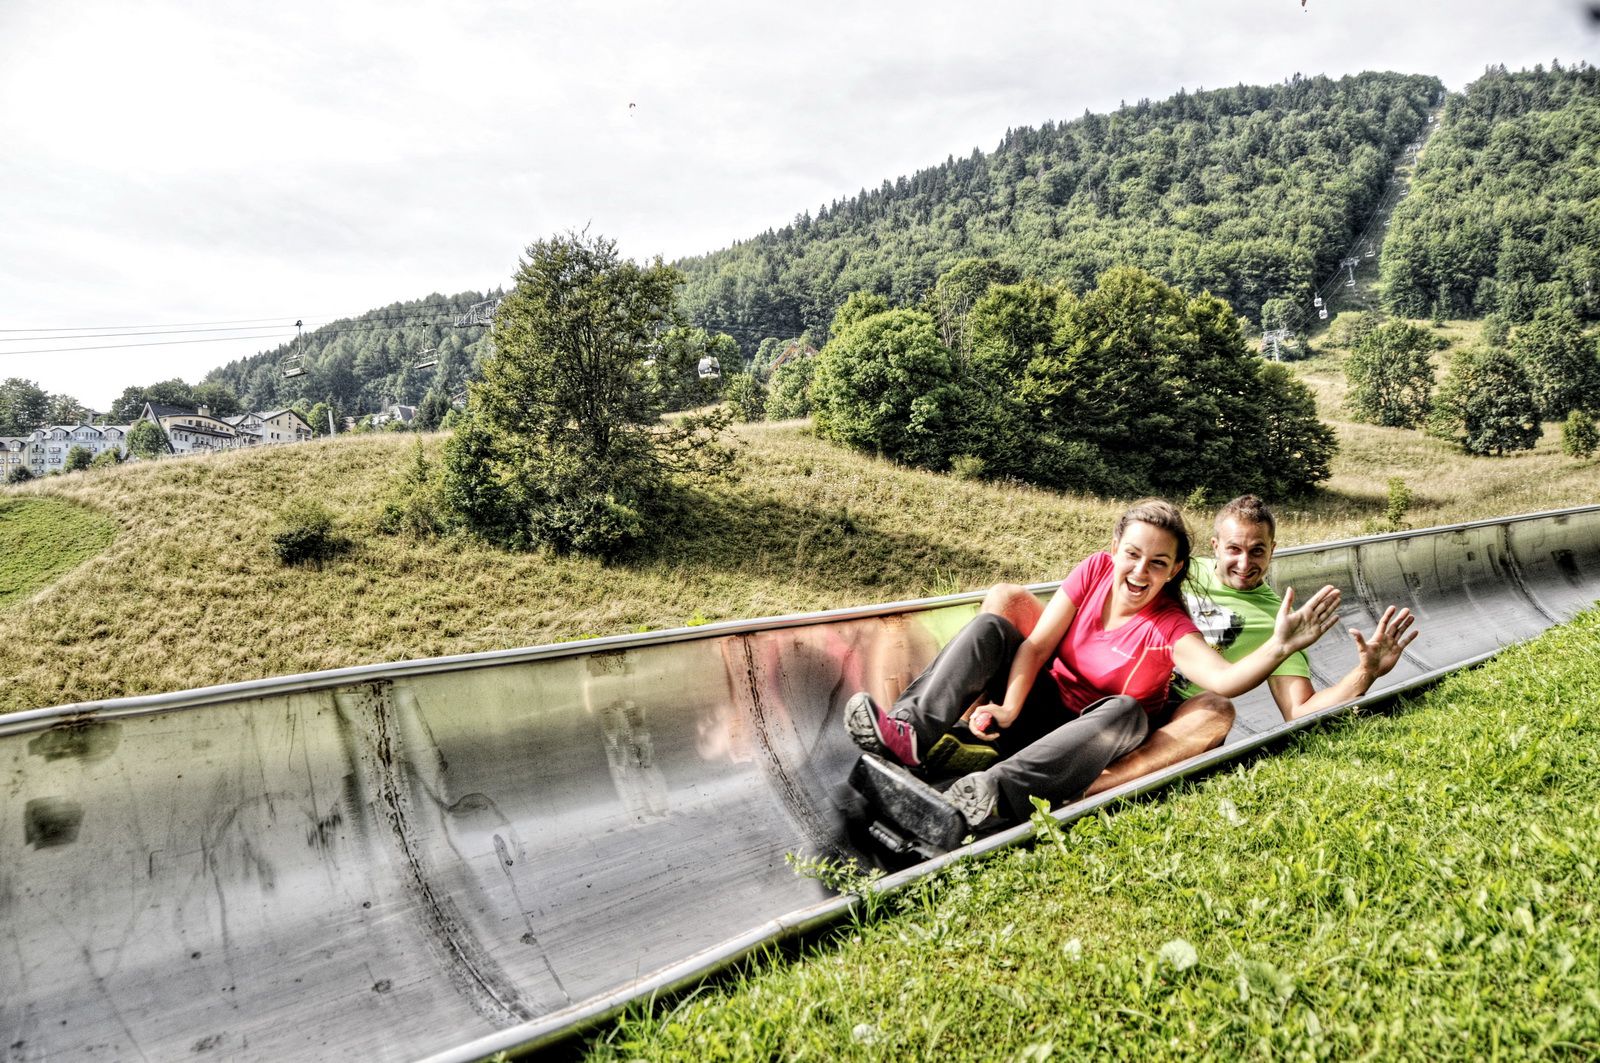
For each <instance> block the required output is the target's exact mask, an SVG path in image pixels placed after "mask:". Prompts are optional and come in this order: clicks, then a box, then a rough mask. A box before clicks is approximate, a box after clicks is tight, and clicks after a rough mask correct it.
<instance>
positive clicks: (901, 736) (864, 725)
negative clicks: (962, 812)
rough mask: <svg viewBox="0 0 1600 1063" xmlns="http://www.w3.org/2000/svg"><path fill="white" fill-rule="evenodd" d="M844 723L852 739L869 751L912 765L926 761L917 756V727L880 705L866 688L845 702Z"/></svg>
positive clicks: (909, 766) (915, 765)
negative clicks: (894, 715)
mask: <svg viewBox="0 0 1600 1063" xmlns="http://www.w3.org/2000/svg"><path fill="white" fill-rule="evenodd" d="M844 725H845V727H846V728H847V729H848V730H849V732H850V739H851V741H853V742H855V744H856V745H858V746H860V747H861V748H862V749H864V750H866V751H867V752H868V753H876V754H878V755H879V756H880V757H888V758H889V759H890V760H895V761H899V762H900V763H901V764H904V765H905V766H906V767H908V768H915V767H917V766H918V765H919V764H921V763H922V761H921V759H920V758H919V757H918V756H917V732H916V729H915V728H913V727H912V726H911V724H910V723H908V722H907V721H905V720H897V719H895V718H894V717H893V716H890V715H889V714H888V713H886V712H884V711H883V710H882V709H880V708H878V703H877V702H876V701H873V700H872V695H871V694H868V693H867V692H866V691H865V690H861V691H857V692H856V693H854V694H852V695H850V700H849V701H847V702H845V703H844Z"/></svg>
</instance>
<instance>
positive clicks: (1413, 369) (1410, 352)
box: [1344, 321, 1434, 428]
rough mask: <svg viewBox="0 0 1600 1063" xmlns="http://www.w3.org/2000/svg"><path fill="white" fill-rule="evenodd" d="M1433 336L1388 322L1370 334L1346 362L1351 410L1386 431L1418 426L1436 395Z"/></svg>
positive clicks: (1425, 331)
mask: <svg viewBox="0 0 1600 1063" xmlns="http://www.w3.org/2000/svg"><path fill="white" fill-rule="evenodd" d="M1433 348H1434V341H1433V335H1432V333H1430V332H1428V330H1427V329H1424V328H1421V327H1419V326H1417V325H1413V324H1411V323H1410V322H1409V321H1390V322H1388V323H1387V324H1384V325H1379V326H1378V327H1377V328H1375V329H1373V330H1372V331H1370V332H1368V333H1367V334H1366V335H1365V336H1364V337H1362V339H1361V341H1360V342H1359V343H1357V344H1356V349H1355V350H1354V351H1352V352H1351V353H1350V357H1349V358H1347V359H1346V360H1345V364H1344V373H1345V378H1346V379H1347V380H1348V381H1349V382H1350V395H1349V398H1348V400H1347V401H1348V403H1349V406H1350V411H1351V412H1352V413H1353V414H1355V416H1356V417H1357V418H1358V419H1360V420H1363V421H1370V422H1371V423H1373V424H1379V425H1384V426H1385V427H1388V428H1415V427H1417V426H1418V425H1419V424H1421V423H1422V421H1423V419H1424V418H1425V417H1426V416H1427V414H1428V405H1429V401H1430V399H1431V397H1432V395H1433V385H1434V374H1433V365H1432V363H1431V362H1430V361H1429V360H1428V354H1429V352H1430V351H1432V350H1433Z"/></svg>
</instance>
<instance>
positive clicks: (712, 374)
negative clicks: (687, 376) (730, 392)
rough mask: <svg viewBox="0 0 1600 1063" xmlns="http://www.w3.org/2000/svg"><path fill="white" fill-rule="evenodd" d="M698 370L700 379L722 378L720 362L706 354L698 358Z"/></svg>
mask: <svg viewBox="0 0 1600 1063" xmlns="http://www.w3.org/2000/svg"><path fill="white" fill-rule="evenodd" d="M699 372H700V379H701V380H720V379H722V363H721V362H719V361H717V360H716V359H715V358H713V357H710V356H707V357H705V358H702V359H700V369H699Z"/></svg>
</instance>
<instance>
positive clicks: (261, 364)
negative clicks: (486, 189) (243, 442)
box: [206, 292, 488, 416]
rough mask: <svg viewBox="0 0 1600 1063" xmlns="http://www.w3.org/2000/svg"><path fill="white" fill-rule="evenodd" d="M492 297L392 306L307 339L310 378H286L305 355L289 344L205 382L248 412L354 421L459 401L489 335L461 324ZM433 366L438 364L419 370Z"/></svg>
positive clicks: (305, 362)
mask: <svg viewBox="0 0 1600 1063" xmlns="http://www.w3.org/2000/svg"><path fill="white" fill-rule="evenodd" d="M485 298H487V296H486V295H483V294H480V293H478V292H460V293H458V294H456V295H449V296H446V295H439V294H437V293H435V294H433V295H429V296H427V297H426V298H423V299H417V300H413V301H411V302H403V303H390V304H389V305H388V306H386V307H383V308H381V309H378V310H371V311H368V312H367V313H365V314H362V315H360V316H359V317H353V318H342V319H340V320H338V321H333V322H329V323H328V324H326V325H323V326H321V327H319V328H316V329H312V330H310V331H308V332H306V334H305V337H304V339H305V345H304V352H305V353H304V356H303V357H302V358H301V367H302V368H303V369H304V370H305V372H304V373H302V374H300V375H298V376H285V375H284V363H285V361H286V359H288V358H290V357H291V356H293V355H296V354H297V352H298V351H299V350H300V348H299V347H298V346H297V345H296V344H295V343H287V344H284V345H283V346H282V347H279V348H277V349H275V350H271V351H265V352H263V353H261V354H257V355H252V356H251V357H249V358H240V359H237V360H235V361H232V362H229V363H228V364H227V365H225V366H222V367H220V368H218V369H213V370H212V371H211V372H210V373H209V374H207V376H206V382H207V383H220V384H225V385H227V386H228V387H229V388H231V389H232V390H233V391H234V392H235V393H236V394H237V395H238V396H239V398H240V400H241V401H242V403H243V405H244V406H245V407H246V408H248V409H254V410H263V409H272V408H279V407H284V406H292V405H296V404H299V405H302V406H304V407H305V408H307V409H309V408H310V407H311V406H313V405H315V404H317V403H319V402H323V403H327V404H328V405H330V406H332V407H333V409H334V410H335V412H336V414H338V415H347V416H355V415H359V414H363V413H371V412H374V411H377V410H381V409H383V408H384V407H386V406H390V405H392V404H394V403H404V404H406V405H419V404H421V403H422V401H423V399H424V398H425V397H426V396H427V394H428V393H429V392H430V391H433V392H436V393H438V394H440V395H443V396H450V395H456V394H459V393H461V392H462V391H464V390H466V386H467V384H466V382H467V381H468V380H471V379H476V377H477V375H478V374H477V364H478V360H479V359H480V357H481V356H482V353H483V351H484V350H485V349H486V343H487V340H488V330H487V329H484V328H476V327H465V328H458V327H457V326H456V324H455V322H456V320H457V318H459V317H461V316H462V315H464V314H465V313H466V312H467V310H468V309H469V308H470V307H471V306H472V304H473V303H476V302H479V301H481V300H483V299H485ZM428 361H437V364H436V365H433V366H427V367H425V368H419V366H422V365H423V363H425V362H428Z"/></svg>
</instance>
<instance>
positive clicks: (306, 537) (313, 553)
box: [272, 498, 347, 565]
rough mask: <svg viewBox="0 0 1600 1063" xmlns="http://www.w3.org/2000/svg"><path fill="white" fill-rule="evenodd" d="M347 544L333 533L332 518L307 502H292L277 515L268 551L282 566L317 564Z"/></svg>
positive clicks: (323, 508) (316, 504)
mask: <svg viewBox="0 0 1600 1063" xmlns="http://www.w3.org/2000/svg"><path fill="white" fill-rule="evenodd" d="M346 545H347V544H346V543H345V541H344V540H343V539H341V538H339V536H338V535H337V534H336V533H335V531H334V522H333V514H332V513H330V512H328V509H327V507H326V506H324V505H323V504H322V503H321V502H318V501H316V500H315V499H311V498H296V499H293V500H291V501H290V502H289V504H288V505H287V506H285V507H284V508H283V510H282V512H280V513H279V514H278V528H277V530H276V531H274V532H273V534H272V547H273V550H274V552H276V553H277V555H278V560H279V561H281V562H283V563H284V564H285V565H304V564H320V563H321V562H322V561H324V560H326V559H328V558H330V557H332V556H334V555H335V554H337V553H339V552H340V551H341V550H342V549H344V547H345V546H346Z"/></svg>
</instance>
